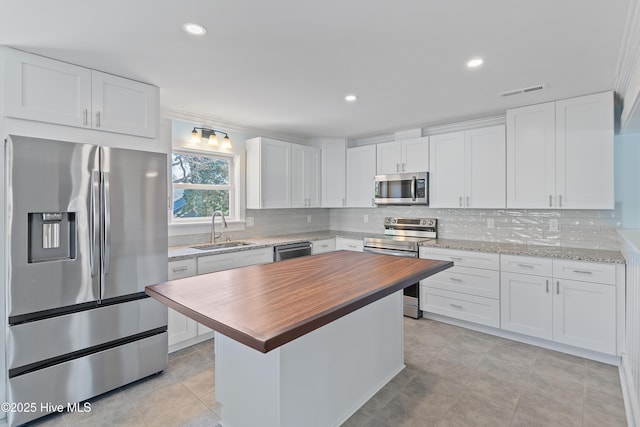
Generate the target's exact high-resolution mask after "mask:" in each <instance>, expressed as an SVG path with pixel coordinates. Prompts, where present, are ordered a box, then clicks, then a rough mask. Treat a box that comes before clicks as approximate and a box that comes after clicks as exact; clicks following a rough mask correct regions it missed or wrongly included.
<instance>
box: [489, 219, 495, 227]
mask: <svg viewBox="0 0 640 427" xmlns="http://www.w3.org/2000/svg"><path fill="white" fill-rule="evenodd" d="M487 228H496V223H495V221H494V219H493V218H487Z"/></svg>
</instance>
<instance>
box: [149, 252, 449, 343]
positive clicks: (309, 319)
mask: <svg viewBox="0 0 640 427" xmlns="http://www.w3.org/2000/svg"><path fill="white" fill-rule="evenodd" d="M452 266H453V263H452V262H450V261H435V260H429V259H416V258H403V257H393V256H388V255H377V254H371V253H361V252H351V251H337V252H329V253H324V254H320V255H312V256H306V257H301V258H295V259H290V260H287V261H281V262H276V263H273V264H262V265H254V266H249V267H242V268H236V269H232V270H225V271H219V272H215V273H209V274H204V275H201V276H195V277H189V278H185V279H179V280H173V281H170V282H167V283H162V284H157V285H152V286H147V287H146V293H147V294H148V295H149V296H151V297H153V298H155V299H157V300H158V301H160V302H162V303H163V304H165V305H167V306H168V307H170V308H172V309H174V310H176V311H178V312H180V313H182V314H184V315H186V316H187V317H190V318H191V319H194V320H196V321H197V322H199V323H201V324H203V325H205V326H208V327H209V328H211V329H213V330H215V331H217V332H219V333H221V334H223V335H226V336H227V337H229V338H232V339H234V340H236V341H238V342H241V343H243V344H245V345H247V346H249V347H252V348H254V349H256V350H258V351H261V352H263V353H267V352H269V351H271V350H273V349H275V348H277V347H279V346H281V345H283V344H286V343H288V342H290V341H293V340H295V339H296V338H299V337H301V336H302V335H305V334H307V333H309V332H311V331H313V330H315V329H318V328H320V327H321V326H324V325H326V324H328V323H330V322H333V321H334V320H336V319H339V318H340V317H342V316H345V315H347V314H349V313H351V312H353V311H355V310H358V309H359V308H362V307H364V306H366V305H368V304H371V303H372V302H374V301H377V300H379V299H382V298H384V297H386V296H387V295H391V294H392V293H394V292H397V291H399V290H401V289H404V288H406V287H408V286H410V285H412V284H414V283H416V282H418V281H419V280H421V279H424V278H426V277H428V276H431V275H433V274H436V273H438V272H440V271H442V270H445V269H447V268H449V267H452Z"/></svg>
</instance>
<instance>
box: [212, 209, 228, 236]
mask: <svg viewBox="0 0 640 427" xmlns="http://www.w3.org/2000/svg"><path fill="white" fill-rule="evenodd" d="M216 215H220V218H222V228H227V220H225V219H224V214H223V213H222V212H221V211H215V212H214V213H213V215H211V243H215V242H216V239H219V238H220V237H221V236H222V231H221V232H220V233H219V234H218V235H217V236H216V221H215V219H216Z"/></svg>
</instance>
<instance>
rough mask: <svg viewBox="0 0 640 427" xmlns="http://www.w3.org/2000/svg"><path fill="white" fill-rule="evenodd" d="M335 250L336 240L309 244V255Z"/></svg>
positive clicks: (316, 241) (315, 241) (317, 241)
mask: <svg viewBox="0 0 640 427" xmlns="http://www.w3.org/2000/svg"><path fill="white" fill-rule="evenodd" d="M335 250H336V239H324V240H314V241H313V242H311V255H316V254H323V253H325V252H333V251H335Z"/></svg>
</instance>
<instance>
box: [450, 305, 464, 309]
mask: <svg viewBox="0 0 640 427" xmlns="http://www.w3.org/2000/svg"><path fill="white" fill-rule="evenodd" d="M449 305H450V306H451V307H453V308H458V309H460V310H462V306H461V305H460V304H449Z"/></svg>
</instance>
